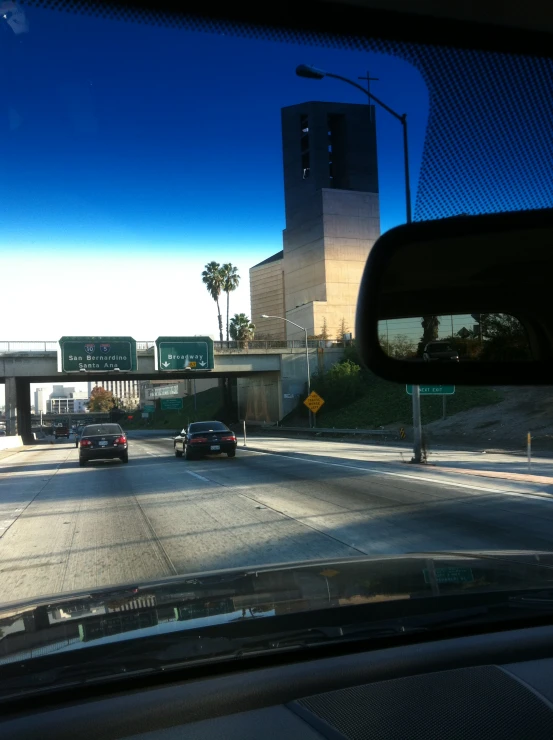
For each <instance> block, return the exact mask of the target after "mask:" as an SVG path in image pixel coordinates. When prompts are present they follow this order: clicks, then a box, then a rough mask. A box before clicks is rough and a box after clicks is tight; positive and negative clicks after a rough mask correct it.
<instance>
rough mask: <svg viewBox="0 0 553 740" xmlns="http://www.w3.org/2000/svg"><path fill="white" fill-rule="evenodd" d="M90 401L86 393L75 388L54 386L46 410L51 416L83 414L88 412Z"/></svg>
mask: <svg viewBox="0 0 553 740" xmlns="http://www.w3.org/2000/svg"><path fill="white" fill-rule="evenodd" d="M35 393H36V392H35ZM35 398H36V396H35ZM88 401H89V397H88V393H86V392H85V391H76V390H75V388H74V386H63V385H54V386H53V389H52V393H50V396H49V398H48V400H47V401H46V410H47V411H48V413H51V414H71V413H83V412H86V411H88ZM35 408H36V401H35Z"/></svg>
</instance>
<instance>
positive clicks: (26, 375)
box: [0, 340, 344, 439]
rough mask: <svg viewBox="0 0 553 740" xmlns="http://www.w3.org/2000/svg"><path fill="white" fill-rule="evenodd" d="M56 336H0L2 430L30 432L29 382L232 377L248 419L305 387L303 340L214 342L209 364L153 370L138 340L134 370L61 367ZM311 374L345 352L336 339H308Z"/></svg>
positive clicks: (261, 417)
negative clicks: (18, 339) (19, 339)
mask: <svg viewBox="0 0 553 740" xmlns="http://www.w3.org/2000/svg"><path fill="white" fill-rule="evenodd" d="M58 347H59V345H58V342H42V341H40V342H39V341H36V342H12V341H9V342H8V341H0V383H2V382H3V383H4V384H5V389H6V432H7V434H8V435H13V434H20V435H21V436H22V437H23V438H24V439H25V438H29V439H30V438H31V393H30V384H31V383H65V384H70V383H82V382H88V381H102V380H116V379H118V380H124V379H131V378H132V379H133V380H165V381H167V382H168V383H169V382H171V380H175V379H185V378H191V377H195V378H207V377H210V378H213V377H216V378H227V377H231V378H236V379H237V380H236V387H237V403H238V413H239V415H240V417H241V418H243V419H246V420H252V421H267V422H276V421H279V420H280V419H282V418H283V417H284V416H286V414H288V413H290V411H292V410H293V409H294V408H295V407H296V405H297V403H298V399H299V398H300V397H302V396H303V395H304V394H305V390H306V351H305V350H306V348H305V342H304V341H299V340H288V341H251V342H248V343H240V342H214V367H213V370H209V371H207V370H200V369H195V370H175V371H170V372H168V371H164V370H159V369H158V370H156V367H155V343H154V342H153V341H152V342H137V363H136V370H133V371H132V372H122V371H103V372H95V371H87V372H82V371H80V372H62V371H61V370H60V368H59V363H58ZM308 352H309V365H310V372H311V374H313V373H316V372H319V371H321V370H323V369H328V368H329V367H331V366H332V365H333V364H335V363H336V362H337V361H339V360H340V359H341V357H342V355H343V352H344V346H343V344H342V343H341V342H327V341H319V340H314V341H309V342H308Z"/></svg>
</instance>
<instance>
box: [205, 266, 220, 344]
mask: <svg viewBox="0 0 553 740" xmlns="http://www.w3.org/2000/svg"><path fill="white" fill-rule="evenodd" d="M202 280H203V282H204V283H205V285H206V286H207V292H208V293H209V295H210V296H211V297H212V298H213V300H214V301H215V303H216V304H217V319H218V321H219V337H220V339H221V342H222V341H223V319H222V316H221V308H220V306H219V297H220V295H221V289H222V287H223V276H222V274H221V265H220V264H219V263H218V262H208V264H207V265H206V266H205V270H204V271H203V272H202Z"/></svg>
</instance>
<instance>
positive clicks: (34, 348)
mask: <svg viewBox="0 0 553 740" xmlns="http://www.w3.org/2000/svg"><path fill="white" fill-rule="evenodd" d="M307 346H308V347H309V348H310V349H319V348H327V349H332V348H340V347H343V346H344V342H337V341H333V340H324V339H309V340H308V342H307ZM154 347H155V342H154V341H153V340H152V341H145V342H137V343H136V350H137V352H151V351H152V350H153V349H154ZM213 347H214V349H215V351H216V352H224V351H225V350H238V351H240V350H242V351H247V350H250V349H258V350H259V349H261V350H263V349H265V350H267V349H305V339H282V340H278V339H252V340H251V341H248V342H236V341H233V340H230V341H228V342H214V343H213ZM57 351H58V342H55V341H53V342H36V341H30V342H26V341H19V340H17V341H13V342H12V341H11V340H10V341H9V342H3V341H0V354H11V353H13V352H57Z"/></svg>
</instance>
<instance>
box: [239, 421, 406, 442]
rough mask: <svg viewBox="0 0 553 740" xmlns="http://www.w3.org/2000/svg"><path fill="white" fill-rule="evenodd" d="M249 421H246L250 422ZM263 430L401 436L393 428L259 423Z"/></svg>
mask: <svg viewBox="0 0 553 740" xmlns="http://www.w3.org/2000/svg"><path fill="white" fill-rule="evenodd" d="M248 423H249V422H246V424H248ZM257 426H258V427H259V428H261V429H263V431H270V432H301V433H302V434H303V433H305V434H364V435H366V436H371V437H390V438H398V439H399V438H400V434H399V432H396V431H395V430H393V429H337V428H336V427H311V428H310V427H281V426H277V425H276V424H259V425H257Z"/></svg>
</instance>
